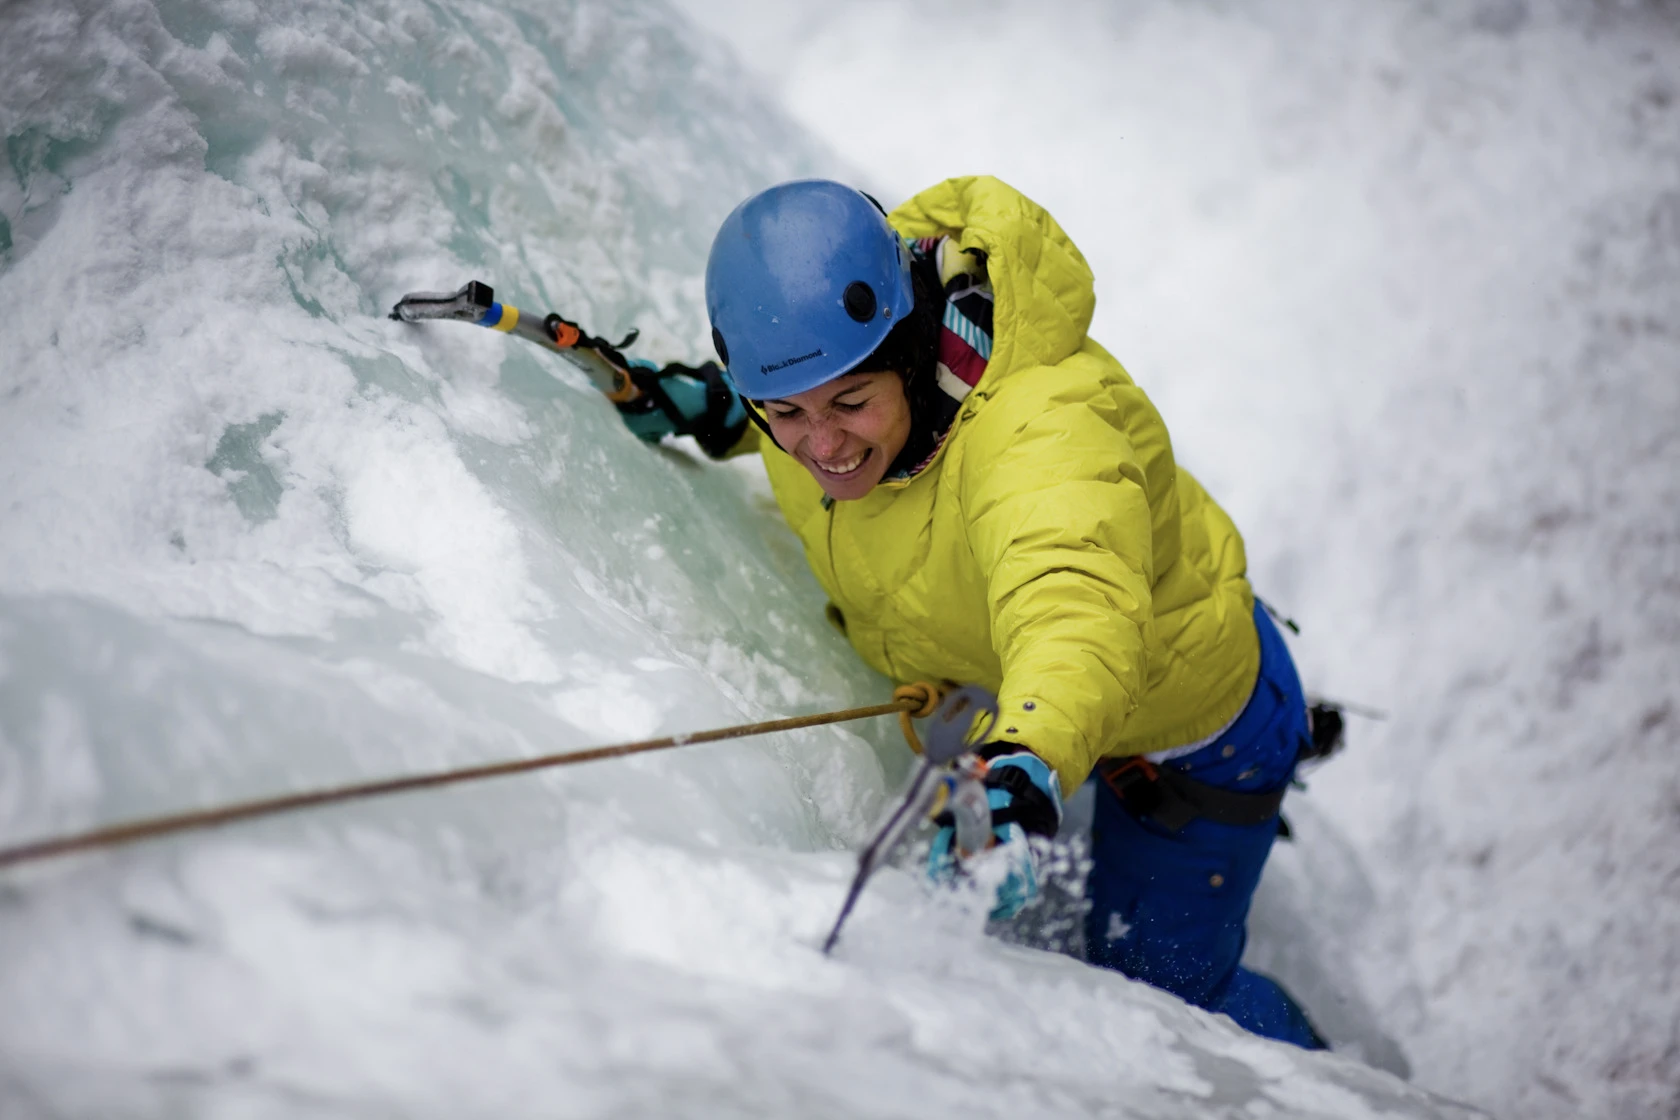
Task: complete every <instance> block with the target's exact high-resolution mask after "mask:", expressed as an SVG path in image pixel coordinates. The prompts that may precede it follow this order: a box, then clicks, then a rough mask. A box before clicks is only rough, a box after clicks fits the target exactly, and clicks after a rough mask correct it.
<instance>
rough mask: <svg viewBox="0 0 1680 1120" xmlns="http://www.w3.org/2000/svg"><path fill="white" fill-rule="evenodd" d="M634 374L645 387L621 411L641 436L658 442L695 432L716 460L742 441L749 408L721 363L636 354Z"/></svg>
mask: <svg viewBox="0 0 1680 1120" xmlns="http://www.w3.org/2000/svg"><path fill="white" fill-rule="evenodd" d="M629 374H630V381H631V383H632V384H633V385H635V386H636V388H637V389H639V390H640V391H641V392H640V395H639V396H637V397H636V399H635V400H630V401H625V402H623V403H622V404H620V405H619V406H618V413H619V415H620V416H622V417H623V418H624V424H625V426H626V427H628V428H629V429H630V430H631V432H633V433H635V435H636V436H637V437H638V438H640V439H644V440H646V441H647V442H649V443H658V442H659V441H660V440H661V439H663V438H664V437H666V436H693V437H694V438H695V439H696V440H698V441H699V443H700V447H701V448H702V449H703V450H704V451H705V452H706V454H708V455H710V456H711V457H712V458H714V459H721V458H723V456H724V455H725V454H727V453H728V451H729V449H730V448H732V447H734V446H735V445H736V444H737V443H739V442H740V440H741V434H742V433H743V432H744V431H746V427H747V410H746V408H745V406H744V405H742V404H741V400H740V398H739V397H737V396H736V395H735V392H734V390H732V389H731V388H730V387H729V385H728V383H727V382H725V381H724V379H723V371H722V370H720V369H719V368H718V367H717V365H716V364H714V363H712V362H706V363H704V364H702V365H698V366H685V365H679V364H677V363H675V362H673V363H672V364H670V365H668V366H663V367H661V366H656V365H654V364H653V363H652V362H649V361H646V360H644V359H641V358H634V359H631V361H630V368H629Z"/></svg>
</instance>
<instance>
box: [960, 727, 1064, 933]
mask: <svg viewBox="0 0 1680 1120" xmlns="http://www.w3.org/2000/svg"><path fill="white" fill-rule="evenodd" d="M981 753H982V754H983V755H986V756H988V760H989V768H988V770H987V772H986V780H985V781H986V800H987V802H988V803H989V804H990V805H991V809H992V836H993V845H992V847H991V848H989V849H987V851H986V852H985V853H980V852H956V851H954V850H953V848H954V845H955V829H954V828H953V827H952V826H950V825H946V826H944V827H942V828H941V829H940V830H939V831H938V833H936V834H935V835H934V838H933V846H932V847H931V848H930V849H929V851H928V878H929V879H931V880H932V881H933V882H935V883H940V884H945V883H950V882H952V881H954V880H955V879H956V877H957V872H958V868H959V866H962V865H963V863H964V861H977V860H984V861H985V862H987V863H993V862H994V861H995V862H998V863H1001V865H1002V866H1001V874H1000V875H998V877H997V879H996V882H997V885H996V887H995V888H994V895H993V904H992V910H991V914H990V915H989V916H990V918H991V919H992V920H993V921H1004V920H1006V919H1008V918H1013V917H1014V916H1015V915H1016V914H1019V913H1020V912H1021V911H1022V910H1023V909H1025V908H1026V906H1027V904H1028V903H1030V902H1031V901H1032V900H1033V899H1035V898H1037V897H1038V861H1037V857H1036V856H1035V855H1034V854H1033V850H1032V846H1031V845H1030V844H1028V843H1027V837H1028V836H1029V835H1031V836H1043V837H1046V838H1048V837H1053V836H1055V835H1056V831H1057V829H1059V828H1060V827H1061V824H1062V788H1061V782H1060V780H1059V779H1058V778H1057V777H1056V772H1055V771H1054V770H1052V769H1050V767H1049V766H1048V765H1046V764H1045V762H1044V760H1043V759H1041V758H1039V757H1038V756H1037V755H1036V754H1033V753H1032V752H1031V751H1029V750H1027V749H1026V748H1025V747H1021V746H1018V745H1017V744H1014V743H993V744H991V745H990V746H988V747H987V748H985V750H983V751H982V752H981ZM992 853H995V854H992ZM971 866H972V868H973V869H974V870H979V864H978V863H974V864H972V865H971ZM988 877H989V876H988Z"/></svg>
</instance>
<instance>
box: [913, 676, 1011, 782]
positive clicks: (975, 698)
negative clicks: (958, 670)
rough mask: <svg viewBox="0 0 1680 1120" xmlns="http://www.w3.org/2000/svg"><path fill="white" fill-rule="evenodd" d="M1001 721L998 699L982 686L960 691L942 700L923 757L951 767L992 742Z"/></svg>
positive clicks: (924, 744) (929, 725)
mask: <svg viewBox="0 0 1680 1120" xmlns="http://www.w3.org/2000/svg"><path fill="white" fill-rule="evenodd" d="M997 719H998V705H997V697H995V696H993V695H992V694H991V693H990V692H987V691H986V690H985V689H983V688H981V687H979V686H978V685H972V684H971V685H966V686H964V687H962V688H959V689H957V690H956V691H955V692H952V693H950V694H949V695H947V696H946V697H945V699H944V700H942V701H940V704H939V709H938V710H937V711H935V712H934V713H933V716H932V717H931V719H930V720H929V721H928V728H927V734H926V736H925V737H924V740H923V744H922V756H923V757H924V758H926V759H927V760H928V761H929V762H931V763H933V764H934V765H935V766H947V765H949V764H950V763H952V762H955V761H956V760H957V759H959V758H961V757H962V756H963V755H965V754H969V753H971V752H972V751H974V750H975V749H977V748H978V747H979V746H980V744H982V743H984V742H986V741H987V740H989V739H990V738H991V737H992V730H993V728H995V727H996V726H997Z"/></svg>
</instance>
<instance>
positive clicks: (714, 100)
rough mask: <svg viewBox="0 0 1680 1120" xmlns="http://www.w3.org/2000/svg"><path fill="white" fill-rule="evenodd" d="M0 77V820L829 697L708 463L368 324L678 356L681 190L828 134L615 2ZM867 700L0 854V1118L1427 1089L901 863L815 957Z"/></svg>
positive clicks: (170, 44) (443, 345)
mask: <svg viewBox="0 0 1680 1120" xmlns="http://www.w3.org/2000/svg"><path fill="white" fill-rule="evenodd" d="M0 70H3V72H4V74H5V81H4V82H3V83H0V133H3V134H4V136H5V138H6V153H7V158H8V167H7V168H6V169H4V170H3V171H0V307H4V308H6V312H5V315H4V317H3V318H0V842H13V841H18V840H23V839H27V838H32V837H35V836H38V835H41V834H45V833H50V832H55V831H59V830H64V829H71V828H77V827H84V826H88V825H92V824H95V823H101V822H106V821H110V820H115V819H121V818H126V817H130V816H134V815H139V814H145V813H152V812H160V811H166V810H169V809H173V808H177V807H183V806H192V805H200V804H205V803H210V802H214V801H217V800H219V799H225V798H232V797H240V796H247V795H256V794H262V793H269V792H275V791H279V790H283V789H290V788H301V787H305V786H313V785H319V784H326V783H333V782H339V781H345V780H352V779H356V778H361V777H372V776H376V775H383V774H388V773H396V772H407V771H414V770H419V769H423V768H433V767H440V766H444V765H449V764H457V763H466V762H471V761H478V760H483V759H488V758H493V757H506V756H514V755H519V754H522V753H529V752H536V751H550V750H555V749H560V748H564V747H567V746H583V745H586V744H596V743H601V742H607V741H613V740H617V739H622V738H626V737H631V736H638V735H644V734H651V733H656V732H661V731H680V730H684V729H690V728H696V727H705V726H711V725H715V724H719V723H724V722H733V721H735V720H737V719H739V718H741V717H744V716H756V715H761V714H772V713H782V712H787V711H792V710H811V709H818V708H823V707H828V706H833V705H839V704H843V703H852V702H858V701H864V700H868V699H873V698H876V697H879V696H880V695H881V694H882V692H883V689H884V687H885V682H883V681H881V680H879V679H877V678H875V677H874V676H873V675H871V674H870V673H868V672H867V671H866V670H864V669H862V668H861V667H860V666H859V665H858V663H857V661H856V658H855V657H854V656H853V655H852V654H851V652H850V651H849V650H848V649H846V648H845V647H844V643H843V642H842V641H841V640H840V639H839V637H838V636H836V635H834V634H833V633H832V632H831V631H829V629H828V628H827V627H826V626H825V625H824V623H823V622H822V620H821V611H820V606H821V603H820V596H819V594H818V592H817V590H816V588H815V586H814V584H813V582H812V581H811V580H810V578H809V576H808V575H807V574H806V573H805V571H804V569H803V565H802V562H801V560H800V558H799V556H798V555H797V548H796V546H795V545H794V543H793V541H792V538H791V537H790V536H789V534H788V533H787V532H786V530H785V529H784V528H783V527H782V526H781V525H780V523H779V522H778V520H777V519H776V517H775V516H774V514H773V513H772V512H770V511H769V510H768V509H767V507H766V501H765V498H764V495H763V492H762V488H761V486H760V485H759V484H758V483H757V482H755V480H754V477H753V476H752V474H751V473H750V471H747V472H742V471H737V470H734V469H730V468H719V467H714V466H711V465H708V464H702V463H700V462H698V461H697V460H696V459H695V458H693V457H692V456H690V455H688V454H686V453H685V452H684V451H682V450H681V449H671V448H667V449H662V450H658V451H655V450H650V449H647V448H645V447H643V446H641V445H639V444H637V443H636V442H635V441H634V440H632V439H631V438H630V437H629V436H628V435H627V434H626V433H625V432H624V431H623V430H622V428H621V426H620V425H619V424H618V423H617V420H616V418H615V417H614V415H613V414H612V411H611V408H610V406H609V405H608V404H607V403H606V402H605V401H604V400H602V399H601V398H600V397H599V396H598V395H597V394H595V393H594V392H593V391H592V390H590V389H589V388H588V387H587V386H586V385H585V384H584V383H583V381H582V379H581V378H579V377H577V376H576V375H574V374H572V373H570V372H568V370H567V369H566V367H565V366H564V365H562V364H561V363H559V362H557V361H555V360H553V359H551V358H549V357H547V356H545V355H543V354H541V353H539V352H537V351H535V350H534V349H531V348H529V347H522V346H521V345H520V344H518V343H515V342H512V341H511V340H508V339H506V338H503V337H500V336H497V335H495V334H493V333H491V332H487V331H478V330H476V329H474V328H470V327H465V326H458V325H433V326H430V327H425V328H417V327H410V326H405V325H401V324H395V323H391V322H388V321H386V320H385V319H384V318H383V317H382V314H383V312H384V310H385V309H386V308H387V307H388V306H389V305H390V304H391V302H392V301H394V300H395V299H396V298H397V297H398V296H399V295H401V294H402V293H404V292H405V291H408V290H412V289H416V288H434V289H435V288H452V287H454V286H455V285H457V284H459V283H461V282H463V281H464V280H465V279H467V278H469V277H473V276H476V277H480V278H483V279H486V280H488V281H490V282H492V283H493V284H495V285H496V286H497V288H498V290H499V291H500V292H501V294H502V295H504V296H505V297H507V298H509V299H510V300H513V301H515V302H520V303H523V304H525V305H526V306H527V307H530V308H533V309H541V310H546V309H548V308H550V307H553V308H557V309H560V310H563V311H564V312H565V313H567V314H568V315H570V316H572V317H574V318H578V319H580V320H582V321H583V322H585V323H586V324H588V325H589V326H590V327H591V328H592V329H595V330H597V331H600V332H603V333H612V332H617V331H620V330H623V329H625V328H627V327H629V326H631V325H635V326H638V327H640V328H642V330H643V332H644V340H645V341H644V343H642V344H640V346H639V350H640V352H643V353H646V354H649V355H650V356H653V357H656V358H659V357H670V358H676V357H681V358H688V359H693V358H696V357H699V356H701V355H702V354H703V353H704V337H705V331H704V327H703V324H702V322H701V318H700V299H699V286H698V274H699V269H700V263H701V261H702V259H703V252H704V249H705V246H706V244H707V242H708V240H709V236H710V232H711V229H712V228H713V227H714V226H715V224H716V222H717V221H718V219H719V218H720V217H721V215H722V214H723V213H724V212H726V210H727V209H728V207H729V206H730V205H732V204H733V203H734V202H735V201H736V200H738V199H739V198H740V197H741V196H743V195H744V194H746V193H747V192H748V191H750V190H751V189H753V188H754V187H756V186H758V185H760V184H763V183H766V182H768V181H771V180H773V179H776V178H780V177H786V176H788V175H791V174H794V173H797V172H801V171H806V170H820V169H824V168H826V167H830V166H831V164H830V162H829V161H828V160H827V157H825V156H823V155H822V153H820V152H819V151H817V150H815V149H814V148H813V146H812V145H811V144H810V143H809V142H807V141H806V140H805V139H803V138H802V136H801V135H800V134H799V133H798V132H797V131H796V130H795V129H794V128H792V127H791V126H789V125H788V124H786V123H785V122H784V121H783V120H782V119H781V118H779V117H778V116H777V115H776V114H775V113H774V112H772V111H770V110H769V109H767V108H766V107H765V105H764V104H763V103H762V102H761V101H760V100H759V99H758V98H757V96H756V95H755V94H754V93H753V92H752V88H753V87H752V86H751V85H750V83H749V82H746V81H744V80H743V79H742V78H741V77H740V75H739V74H738V73H737V72H736V71H735V70H733V69H732V68H731V66H730V65H726V64H725V63H724V62H723V61H721V60H720V59H719V57H718V56H716V55H714V54H713V53H711V52H710V51H697V50H696V49H695V48H694V46H693V45H692V39H691V37H690V35H689V33H688V31H687V29H686V28H685V26H684V25H682V24H680V23H679V22H677V21H676V20H675V18H674V17H673V16H672V15H671V14H670V13H669V12H668V11H666V10H665V9H663V8H661V7H658V6H656V5H653V4H644V3H633V4H619V3H615V4H610V5H609V4H605V3H599V4H587V3H573V4H567V3H548V4H539V3H533V2H525V3H521V2H518V0H515V2H506V3H498V4H479V3H453V4H435V3H425V2H422V0H391V2H387V3H373V4H350V3H340V2H333V0H281V2H277V3H267V4H262V5H257V4H253V3H250V2H248V0H204V2H196V3H195V2H189V0H181V2H164V3H152V2H150V0H111V2H94V0H87V2H78V3H62V2H55V0H16V2H13V3H11V4H8V5H7V6H5V7H4V8H3V9H0ZM890 734H891V733H890V732H889V731H888V730H887V729H884V728H883V729H861V730H859V731H858V732H857V733H854V732H852V731H827V732H820V733H818V732H813V733H808V734H803V735H794V736H784V737H780V738H776V739H773V740H764V741H754V742H747V743H739V744H732V745H722V746H709V747H705V748H697V749H694V750H689V751H684V752H680V753H673V754H669V755H664V756H658V757H650V758H646V759H643V760H637V761H626V762H621V763H612V764H605V765H600V766H592V767H580V768H577V769H575V770H568V771H565V772H560V773H553V774H548V775H545V776H541V777H531V778H525V779H519V780H512V781H504V782H499V783H495V784H491V785H486V786H483V787H475V788H472V789H461V790H454V791H449V792H443V793H437V794H429V795H417V796H411V797H405V798H401V799H392V800H387V801H383V802H378V803H372V804H368V805H366V806H362V807H358V808H355V809H350V810H344V811H330V812H320V813H315V814H309V815H304V816H298V817H294V818H289V819H284V820H276V821H272V822H270V823H266V824H262V825H257V826H251V827H243V828H238V829H230V830H227V831H225V832H221V833H217V834H214V835H208V836H196V837H192V838H188V839H183V840H179V841H174V842H166V843H157V844H152V845H147V846H144V847H139V848H135V849H131V850H127V851H124V852H120V853H114V854H108V855H99V856H90V857H85V858H78V859H72V860H64V861H59V862H56V863H52V864H47V865H41V866H36V867H31V868H28V869H23V870H16V871H11V872H7V873H6V874H4V875H3V876H0V1113H4V1115H6V1116H7V1117H20V1118H33V1117H47V1116H54V1117H56V1116H66V1115H78V1116H80V1115H86V1116H94V1115H97V1116H102V1117H109V1116H180V1115H217V1116H220V1115H234V1114H238V1115H251V1116H270V1115H272V1116H297V1115H322V1116H330V1115H393V1114H394V1115H404V1116H425V1115H436V1116H450V1117H455V1116H462V1115H486V1114H491V1113H511V1114H517V1115H553V1116H604V1115H660V1116H667V1115H719V1114H731V1115H759V1116H786V1115H794V1114H799V1115H810V1116H822V1115H834V1116H843V1115H844V1116H849V1115H860V1114H872V1115H916V1116H925V1115H929V1114H947V1113H960V1114H962V1115H968V1116H988V1115H1000V1116H1002V1115H1009V1116H1016V1115H1022V1114H1034V1113H1039V1114H1051V1113H1053V1114H1057V1115H1076V1114H1089V1115H1115V1116H1122V1115H1124V1116H1152V1117H1154V1116H1159V1117H1169V1116H1189V1115H1196V1116H1205V1115H1237V1114H1245V1115H1247V1114H1251V1113H1252V1110H1253V1109H1262V1110H1265V1109H1270V1110H1272V1111H1274V1112H1283V1113H1286V1114H1288V1115H1292V1116H1326V1117H1329V1116H1335V1117H1357V1116H1363V1115H1372V1116H1374V1115H1379V1114H1380V1115H1416V1116H1427V1115H1458V1114H1459V1113H1458V1111H1457V1110H1455V1109H1453V1108H1451V1107H1449V1106H1447V1105H1444V1104H1442V1103H1440V1102H1438V1101H1435V1100H1433V1099H1432V1098H1430V1097H1428V1096H1427V1095H1426V1094H1424V1093H1422V1092H1419V1091H1417V1090H1414V1089H1411V1088H1409V1087H1407V1086H1405V1085H1403V1084H1402V1083H1400V1082H1398V1081H1396V1080H1394V1079H1393V1078H1390V1077H1388V1076H1386V1075H1384V1074H1381V1073H1378V1072H1376V1071H1374V1070H1371V1069H1368V1068H1366V1067H1364V1066H1361V1065H1359V1064H1357V1063H1355V1062H1353V1061H1350V1060H1347V1059H1345V1058H1334V1057H1331V1058H1325V1057H1318V1056H1312V1055H1307V1054H1304V1053H1301V1052H1298V1051H1292V1050H1289V1049H1287V1048H1281V1047H1277V1046H1274V1045H1272V1044H1269V1043H1265V1042H1262V1041H1260V1040H1257V1039H1254V1038H1251V1037H1248V1036H1244V1035H1241V1034H1240V1033H1238V1032H1236V1031H1234V1029H1232V1028H1231V1027H1230V1026H1229V1025H1228V1024H1226V1023H1223V1022H1220V1021H1216V1020H1213V1019H1212V1018H1210V1017H1208V1016H1205V1015H1201V1014H1200V1013H1197V1012H1192V1011H1189V1010H1187V1009H1186V1008H1184V1007H1183V1006H1182V1005H1181V1004H1179V1003H1177V1002H1176V1001H1174V1000H1172V999H1170V998H1168V997H1166V996H1164V995H1161V994H1159V993H1156V992H1153V991H1150V990H1147V989H1144V988H1141V987H1138V986H1136V985H1132V984H1130V983H1128V982H1126V981H1124V980H1123V979H1121V978H1119V977H1117V976H1114V975H1112V974H1107V973H1100V972H1095V971H1092V970H1088V969H1085V968H1084V967H1083V966H1081V965H1079V964H1078V963H1077V962H1074V961H1072V960H1069V959H1067V958H1065V957H1059V956H1052V955H1048V954H1043V953H1035V952H1031V951H1027V950H1023V949H1019V948H1014V947H1011V946H1008V945H1005V944H1001V943H999V942H997V941H995V940H990V939H986V938H985V937H983V936H982V933H981V930H980V929H979V927H978V918H977V916H976V915H974V914H972V913H970V912H969V911H968V910H966V909H964V908H963V907H962V906H952V905H946V904H942V903H940V902H939V901H938V900H930V899H929V898H927V897H925V896H924V895H923V894H922V893H921V891H920V890H919V889H918V888H917V886H916V882H915V880H914V878H913V877H911V876H909V875H903V874H890V875H887V876H884V877H883V880H882V882H881V883H880V885H879V888H878V889H877V890H875V891H873V892H872V894H871V896H870V898H869V899H868V901H867V902H866V904H865V906H864V907H863V908H862V909H861V911H860V912H859V914H858V916H857V919H856V924H855V925H854V926H853V927H852V929H851V932H850V933H849V936H848V942H847V946H846V950H845V951H844V952H843V953H842V954H840V955H839V956H838V957H837V958H836V959H834V960H826V959H824V958H822V957H821V956H819V955H818V953H817V952H816V944H817V943H818V941H819V939H820V937H821V935H822V933H823V932H824V930H825V928H826V924H827V923H828V921H829V920H831V918H832V915H833V912H834V908H835V906H836V905H837V903H838V901H839V898H840V895H841V893H842V889H843V885H844V883H845V880H846V878H847V876H848V875H849V872H850V867H851V856H850V852H849V845H850V844H852V843H854V842H855V841H856V840H857V838H858V836H859V834H860V830H861V829H862V828H863V827H864V825H866V824H867V823H868V822H869V820H870V819H871V818H872V816H873V815H874V814H875V812H876V811H877V810H878V809H879V806H880V804H881V800H882V797H883V795H884V792H885V791H886V790H887V788H888V787H889V786H890V785H891V783H892V782H893V781H894V780H895V779H896V778H897V776H898V775H899V774H901V773H902V771H903V768H904V765H905V757H904V754H903V752H902V750H901V749H900V748H898V747H896V746H895V745H893V744H892V742H891V739H890ZM860 735H862V736H866V737H860Z"/></svg>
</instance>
